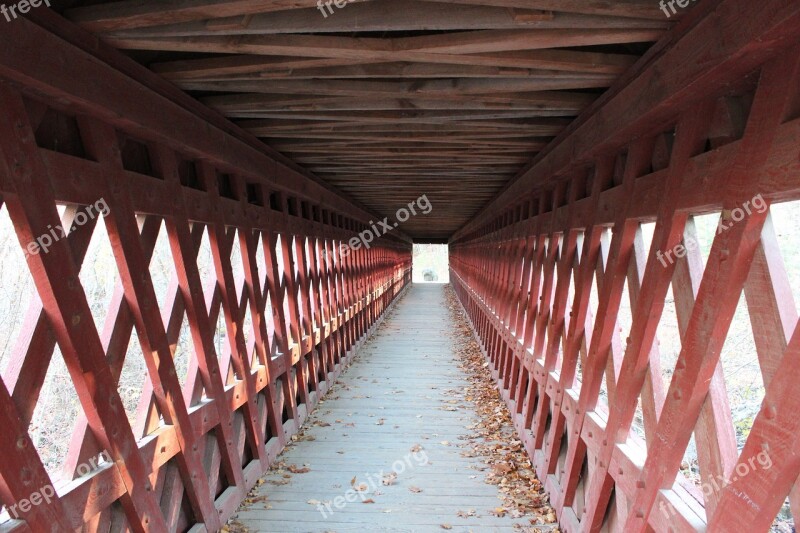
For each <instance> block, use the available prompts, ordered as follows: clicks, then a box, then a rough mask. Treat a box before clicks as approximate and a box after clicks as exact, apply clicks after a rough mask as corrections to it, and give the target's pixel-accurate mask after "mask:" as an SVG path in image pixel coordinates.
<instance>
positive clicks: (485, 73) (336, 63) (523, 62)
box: [152, 50, 636, 81]
mask: <svg viewBox="0 0 800 533" xmlns="http://www.w3.org/2000/svg"><path fill="white" fill-rule="evenodd" d="M470 57H474V62H475V64H468V62H467V61H466V60H464V61H462V64H454V65H448V64H447V63H424V62H423V63H412V62H400V61H392V62H388V63H387V62H377V61H378V60H368V61H355V60H352V59H331V58H323V59H317V58H312V59H308V58H292V57H285V56H251V55H246V56H232V57H211V58H205V59H193V60H183V61H174V62H164V63H155V64H154V65H152V68H153V70H155V71H156V72H158V73H159V74H161V75H162V76H164V77H165V78H167V79H170V80H173V81H179V80H225V79H235V77H237V76H239V77H242V78H245V79H247V76H251V77H253V78H257V79H262V78H268V79H273V78H297V79H300V78H349V77H363V78H374V77H396V78H401V77H403V78H427V77H435V78H443V77H500V76H507V77H516V76H522V75H525V76H528V75H530V74H531V73H532V70H536V69H545V70H557V71H566V72H579V73H597V74H621V73H622V72H624V71H625V70H626V69H628V68H629V67H630V66H631V65H632V64H633V63H634V62H635V59H636V58H635V57H634V56H627V55H619V54H601V53H595V52H582V51H575V50H524V51H521V52H519V51H518V52H506V53H504V54H477V55H475V56H466V59H469V58H470ZM461 59H462V60H463V59H464V58H461ZM479 63H480V64H479ZM490 63H494V64H490Z"/></svg>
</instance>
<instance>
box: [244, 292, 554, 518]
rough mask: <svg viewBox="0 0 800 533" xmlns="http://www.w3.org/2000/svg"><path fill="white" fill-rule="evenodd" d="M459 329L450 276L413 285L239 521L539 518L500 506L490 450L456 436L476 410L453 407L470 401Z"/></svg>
mask: <svg viewBox="0 0 800 533" xmlns="http://www.w3.org/2000/svg"><path fill="white" fill-rule="evenodd" d="M451 334H452V324H451V323H450V316H449V314H448V311H447V308H446V306H445V293H444V287H443V286H442V285H414V286H413V287H412V288H411V289H410V290H409V292H408V293H407V294H406V295H405V296H404V297H403V299H402V300H401V301H400V302H398V304H397V306H396V307H395V308H394V309H393V310H392V311H391V312H390V314H389V315H388V316H387V318H386V320H385V322H384V323H383V324H382V325H381V326H380V327H379V329H378V330H377V331H376V333H375V335H374V336H373V338H372V339H371V340H370V341H368V342H367V343H366V344H365V345H364V347H363V348H362V351H361V353H360V354H358V356H357V357H356V358H355V360H354V362H353V363H352V365H351V366H350V367H349V368H348V369H347V370H346V371H345V372H344V373H343V374H342V375H341V377H340V378H339V383H338V384H337V385H335V387H334V388H333V389H332V390H331V392H330V393H329V396H328V398H326V400H325V401H324V402H322V403H321V404H320V406H319V407H318V409H317V410H316V411H315V413H314V414H313V415H312V416H311V417H310V418H309V419H308V420H307V421H306V423H305V425H304V427H305V428H306V429H305V431H304V432H303V434H302V435H303V436H302V437H301V438H300V439H299V440H298V441H297V442H295V443H294V444H292V445H290V446H289V447H288V448H287V450H286V451H285V453H284V454H283V455H281V457H280V458H279V459H280V460H282V461H283V464H285V468H283V469H280V468H278V469H275V468H273V470H271V471H270V472H269V473H268V474H267V475H266V476H265V479H266V483H265V484H263V485H262V486H261V487H260V489H259V493H258V495H257V496H256V497H255V498H253V500H254V501H252V503H250V504H249V505H248V506H246V507H247V508H246V509H245V510H240V511H239V512H238V513H237V514H238V516H237V519H238V520H239V522H240V523H241V524H243V525H244V526H245V527H247V528H248V529H249V530H251V531H265V532H280V533H288V532H295V531H298V532H299V531H302V532H311V531H313V532H339V533H341V532H346V531H361V532H365V533H367V532H374V531H390V532H426V531H431V532H433V531H443V530H445V529H448V527H447V526H451V527H452V531H462V532H467V531H475V532H476V533H477V532H485V531H501V532H505V531H508V532H511V531H520V530H521V529H520V526H526V527H527V528H530V527H531V524H530V522H529V520H528V518H519V519H512V518H511V517H510V516H509V515H506V516H505V517H498V516H495V515H493V514H492V510H493V509H495V508H496V507H497V506H498V505H499V504H500V503H501V502H500V500H499V499H498V491H497V488H496V487H495V486H493V485H489V484H486V483H485V482H484V478H485V473H484V472H483V471H482V469H484V468H485V465H484V464H483V461H482V460H481V459H480V458H466V457H462V455H461V454H462V452H463V451H464V448H460V447H459V446H458V444H459V443H461V442H463V440H460V439H459V437H462V436H465V435H467V434H468V433H469V430H468V429H467V428H466V426H469V425H470V424H473V423H474V422H475V421H476V415H475V413H474V412H473V410H472V409H471V408H460V409H458V410H452V409H453V404H454V402H453V400H458V402H457V403H458V404H463V405H468V403H469V402H466V401H465V400H464V394H463V391H464V390H465V388H466V386H467V381H466V379H465V378H464V376H463V375H461V373H460V371H459V369H458V366H457V364H456V361H455V355H454V353H453V350H452V347H451ZM448 409H450V410H448ZM312 439H313V440H312ZM289 467H291V468H290V469H287V468H289ZM306 468H307V469H308V472H305V473H292V472H290V471H289V470H293V471H294V472H302V471H303V470H305V469H306ZM394 472H396V473H397V476H396V479H394V480H393V482H391V481H392V480H391V477H392V474H393V473H394ZM387 476H388V479H387ZM354 478H355V481H354ZM382 479H387V481H390V482H391V484H389V485H384V484H383V483H382ZM353 487H356V488H359V489H362V491H361V492H357V491H355V490H354V489H353ZM348 491H350V492H348ZM348 497H349V499H350V500H353V501H350V502H348V501H347V498H348ZM362 500H364V501H362ZM373 502H374V503H373ZM337 503H338V504H339V508H337V505H336V504H337ZM459 514H461V515H470V514H473V515H475V516H459ZM515 524H518V525H517V526H516V528H514V525H515ZM537 527H539V528H540V529H541V530H542V531H547V530H548V529H550V528H551V527H553V526H537ZM527 530H528V531H532V529H527Z"/></svg>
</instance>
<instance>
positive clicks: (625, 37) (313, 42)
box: [105, 29, 664, 67]
mask: <svg viewBox="0 0 800 533" xmlns="http://www.w3.org/2000/svg"><path fill="white" fill-rule="evenodd" d="M663 33H664V32H663V30H650V29H632V30H625V29H611V30H540V31H535V32H531V31H527V30H488V31H470V32H457V33H447V34H440V35H433V36H425V37H404V38H388V39H377V38H371V37H370V38H367V37H362V38H355V37H340V36H327V35H296V34H293V35H255V36H254V35H237V36H223V37H143V38H134V37H114V36H107V37H106V38H105V39H106V41H107V42H109V43H110V44H111V45H113V46H116V47H118V48H120V49H125V50H169V51H174V52H205V53H219V54H254V55H270V56H275V55H277V56H296V57H317V58H320V57H326V58H340V59H354V60H357V61H361V60H379V61H383V62H394V61H410V62H422V63H447V64H467V65H469V64H483V65H486V64H488V65H495V66H496V64H495V63H494V62H493V59H494V58H492V57H486V56H476V55H467V54H482V53H496V52H509V51H519V50H540V49H546V48H563V47H573V46H597V45H605V44H619V43H642V42H653V41H656V40H657V39H658V38H659V37H660V36H661V35H663ZM465 55H467V57H464V56H465ZM505 66H511V67H514V66H516V65H515V64H513V63H509V64H507V65H505Z"/></svg>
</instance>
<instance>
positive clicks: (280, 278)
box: [0, 21, 411, 531]
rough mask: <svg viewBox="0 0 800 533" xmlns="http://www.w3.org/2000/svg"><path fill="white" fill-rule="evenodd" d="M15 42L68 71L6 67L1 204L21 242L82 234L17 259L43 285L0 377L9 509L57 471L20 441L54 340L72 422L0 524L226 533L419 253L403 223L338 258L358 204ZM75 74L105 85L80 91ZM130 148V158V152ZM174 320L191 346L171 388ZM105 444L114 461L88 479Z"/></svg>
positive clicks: (112, 73) (160, 103)
mask: <svg viewBox="0 0 800 533" xmlns="http://www.w3.org/2000/svg"><path fill="white" fill-rule="evenodd" d="M10 32H11V33H15V32H16V33H17V35H16V36H6V37H7V38H9V39H12V40H13V39H19V40H20V41H21V42H30V41H31V40H38V43H39V44H40V45H44V46H46V47H47V48H48V49H51V50H60V53H63V54H65V55H66V56H67V57H69V58H70V61H65V62H64V63H63V64H62V66H61V67H52V65H46V66H45V65H37V61H36V60H28V61H27V66H25V64H26V61H25V60H24V59H22V58H17V57H13V55H11V54H10V55H9V56H6V57H4V58H2V61H0V62H1V63H2V65H3V66H2V67H0V71H1V72H2V77H3V78H4V79H5V80H6V81H0V107H2V109H3V114H4V117H3V120H2V121H0V130H2V132H0V133H1V134H2V139H3V140H2V143H0V144H2V146H0V192H1V193H2V198H1V201H2V203H1V204H0V206H2V207H3V208H5V209H7V210H8V214H9V216H10V219H11V222H12V223H13V226H14V230H15V232H16V236H17V240H18V243H19V246H20V247H21V249H27V247H28V246H29V243H31V242H34V241H35V240H36V239H37V238H38V237H40V236H41V235H45V234H48V233H50V231H51V229H52V228H55V227H57V226H59V225H63V226H64V227H65V228H67V229H70V228H72V229H74V231H71V232H69V235H68V236H66V237H64V238H62V239H58V240H57V241H56V242H54V243H53V244H52V246H51V247H50V249H49V251H47V253H33V254H30V255H28V256H27V264H28V267H29V270H30V274H31V276H32V278H33V281H34V283H35V287H36V294H35V296H34V298H33V301H31V302H29V311H28V313H27V315H26V319H25V321H24V323H23V326H22V333H21V334H20V338H21V339H22V341H21V342H19V343H18V344H17V348H16V349H15V351H14V353H13V354H12V355H11V360H10V362H9V365H8V370H7V371H6V372H5V373H4V375H3V379H2V382H1V383H0V427H2V430H0V456H1V457H2V458H1V459H0V500H1V501H2V504H4V505H6V506H8V507H11V506H14V505H15V504H17V503H18V502H20V501H22V500H26V499H27V500H30V498H31V496H32V495H33V494H35V493H37V492H39V491H40V490H41V488H43V487H47V486H50V485H51V484H52V483H53V482H54V481H56V480H53V479H51V477H50V476H49V475H48V473H47V471H46V470H45V468H44V466H43V464H42V461H41V459H40V457H39V455H38V454H37V451H36V449H35V447H34V445H33V442H32V441H31V438H30V436H29V434H28V426H29V424H30V422H31V419H32V417H33V413H34V409H35V408H36V405H37V400H38V398H39V393H40V391H41V389H42V386H43V383H44V380H45V375H46V373H47V371H48V367H49V366H50V365H51V364H53V362H52V359H53V357H54V353H55V349H56V346H58V348H60V353H61V354H62V355H63V358H64V362H65V363H66V366H67V368H68V370H69V374H70V377H71V381H72V383H73V385H74V388H75V391H76V392H77V395H78V398H79V399H80V406H81V412H80V414H79V419H78V421H77V425H76V427H75V429H74V432H73V435H72V439H71V441H70V445H69V452H68V455H67V457H66V461H65V465H64V466H63V470H64V472H65V474H66V480H62V481H61V482H56V483H57V486H58V495H56V496H53V497H51V498H48V499H47V501H44V502H42V503H41V504H39V505H35V506H32V507H30V508H22V507H19V506H16V507H15V508H14V509H13V515H10V516H11V520H8V521H6V522H4V523H3V524H2V525H0V529H2V530H3V531H6V530H8V531H17V530H20V531H22V530H27V531H49V530H73V529H76V528H81V527H86V528H88V529H90V530H110V529H113V530H122V529H124V528H126V527H127V528H130V529H131V530H135V531H145V530H150V531H176V530H179V531H184V530H189V529H191V528H192V527H193V526H197V525H202V526H205V527H206V528H207V529H208V530H216V529H219V528H220V527H221V525H222V524H224V522H225V520H227V518H228V517H230V516H231V514H232V513H233V512H234V511H235V509H236V508H237V506H238V505H239V503H240V502H241V501H242V499H243V498H244V495H245V494H246V493H247V491H248V490H249V489H250V488H252V487H253V486H254V484H255V483H256V481H257V480H258V478H259V476H260V475H261V474H262V473H263V472H264V471H265V470H266V469H267V468H268V466H269V464H270V463H271V462H272V461H273V460H274V458H275V457H276V455H277V454H278V453H279V452H280V450H281V449H283V447H284V446H285V444H286V443H287V441H288V439H290V438H291V436H292V435H293V434H294V433H295V432H296V431H297V430H298V428H299V425H300V424H301V423H302V421H303V420H304V419H305V417H306V416H307V415H308V413H309V412H310V410H312V409H313V408H314V406H315V405H316V404H317V403H318V401H319V400H320V398H321V397H322V396H323V395H324V394H325V392H326V391H327V390H328V387H329V386H330V384H331V383H332V380H333V379H334V378H335V377H336V376H337V375H338V373H339V372H340V371H341V369H342V368H343V366H344V365H346V363H347V361H348V358H349V357H350V356H351V355H352V353H353V352H354V351H355V349H356V348H357V347H358V346H359V345H360V343H361V342H362V341H363V339H364V338H365V336H366V335H367V334H368V332H369V331H370V330H371V329H372V328H374V327H375V325H376V323H377V321H378V320H379V319H380V317H381V316H382V315H383V313H384V312H385V311H386V309H387V307H388V306H389V305H390V304H391V302H392V301H393V300H394V299H395V298H396V297H397V295H398V294H399V293H400V292H401V291H402V289H403V288H404V287H405V286H406V285H407V284H408V283H409V282H410V278H411V273H410V267H411V265H410V263H411V253H410V252H411V249H410V246H411V245H410V244H409V242H408V240H407V239H406V238H405V237H404V236H403V235H402V234H401V233H400V232H396V233H394V234H393V235H387V236H385V237H384V238H382V239H380V240H379V241H378V242H375V243H374V246H373V247H372V248H370V249H368V250H367V249H364V248H358V249H357V248H349V249H348V251H349V253H342V247H341V245H342V244H343V243H346V242H347V241H348V240H349V239H350V238H351V237H353V236H354V235H356V233H357V232H358V231H362V230H364V229H366V228H367V227H368V226H367V223H368V222H369V220H370V215H369V213H366V212H365V211H363V210H361V209H360V208H358V207H356V206H353V205H352V204H350V203H349V202H347V201H346V200H344V199H343V198H341V197H339V196H338V195H336V194H334V193H332V192H330V191H329V190H327V189H326V188H325V187H323V186H322V185H320V184H318V183H315V182H312V181H311V180H309V179H308V178H306V177H304V176H302V175H301V174H299V173H298V172H297V171H295V170H293V169H291V168H290V167H288V166H286V165H285V164H282V163H279V162H276V161H275V160H274V159H272V158H270V157H268V156H267V155H265V154H264V153H263V152H262V151H260V150H259V149H258V148H257V147H256V146H257V141H255V140H253V142H252V143H250V142H249V141H247V140H246V139H245V140H242V139H240V138H237V137H235V136H233V135H231V134H229V133H227V132H225V131H224V130H221V129H219V128H217V127H216V126H215V125H209V124H208V123H206V122H205V121H203V119H201V118H199V117H198V116H197V115H196V114H193V113H191V112H189V111H187V110H186V109H185V107H189V106H191V105H192V104H191V103H190V101H184V102H182V103H183V107H182V106H181V105H178V104H176V103H170V102H168V101H167V100H165V99H163V98H162V97H160V96H159V95H158V93H157V92H156V91H153V90H145V89H144V88H143V87H142V86H140V85H139V84H138V83H137V82H134V81H133V79H132V78H130V77H127V76H125V75H124V74H122V73H121V72H119V71H116V70H113V69H112V68H110V67H109V66H108V65H105V64H104V63H102V62H101V61H98V60H96V59H95V58H94V57H92V56H90V55H89V54H87V53H86V52H84V51H82V50H81V49H80V47H78V46H76V45H75V44H74V43H70V42H68V41H65V40H62V39H60V38H58V37H56V36H55V35H54V34H51V33H48V32H46V31H44V30H43V29H42V28H40V27H38V26H35V25H33V24H31V23H29V22H27V21H20V24H19V25H14V28H10ZM6 37H4V38H6ZM15 49H17V50H19V49H24V45H22V48H15ZM31 49H33V48H31ZM128 68H133V67H131V66H130V65H129V66H128ZM70 70H72V71H71V72H70ZM142 76H143V78H142V79H145V80H147V79H148V78H147V73H146V71H145V70H144V69H142ZM81 80H103V83H102V85H103V88H102V90H99V91H97V92H96V93H94V94H88V93H91V92H92V91H93V90H94V89H92V88H89V89H87V86H86V85H84V84H83V83H82V82H81ZM12 82H18V83H21V86H19V85H14V84H13V83H12ZM153 83H157V82H156V81H154V82H153ZM132 98H138V101H137V102H131V99H132ZM187 100H188V99H187ZM54 115H56V116H58V117H61V118H62V119H63V120H65V121H66V122H69V123H74V125H75V129H74V131H73V135H72V136H71V137H70V138H69V139H61V138H60V139H59V140H60V141H64V140H68V141H69V143H64V142H62V143H61V145H60V146H61V148H59V147H54V146H51V145H49V144H48V143H47V142H46V139H44V136H43V135H41V134H39V132H38V131H37V130H39V129H40V126H41V124H44V123H45V122H46V121H47V120H50V119H49V118H47V117H52V116H54ZM121 117H124V118H121ZM65 144H69V145H70V146H73V147H74V146H80V148H81V149H80V150H68V149H67V148H64V145H65ZM43 145H45V146H43ZM130 146H134V147H140V148H141V149H140V151H139V152H138V153H137V154H134V155H135V157H133V158H132V157H131V153H130ZM131 164H134V165H135V166H136V168H135V169H132V168H131ZM137 165H138V166H137ZM98 200H103V201H104V202H105V204H106V205H107V207H108V214H107V215H106V216H104V217H103V218H102V225H103V226H104V228H105V231H106V232H107V235H108V237H107V238H108V241H109V242H108V243H107V244H108V245H110V249H111V250H112V251H113V257H114V263H115V265H116V268H117V270H118V273H119V284H118V286H117V287H116V289H115V292H114V296H113V297H112V300H111V305H110V308H109V309H108V316H107V319H106V322H105V326H104V327H103V328H102V329H98V328H97V327H95V324H94V321H93V320H92V312H91V309H90V307H89V304H88V302H87V295H86V293H85V291H84V287H83V286H82V284H81V281H80V278H79V273H80V271H81V268H82V266H83V265H84V264H85V262H86V259H87V257H86V254H87V248H88V246H89V242H90V240H91V238H92V236H93V234H94V233H95V232H97V231H99V228H100V222H99V220H98V219H97V218H94V217H87V216H86V211H87V206H90V205H92V204H96V202H98ZM57 206H67V207H66V209H62V210H59V209H58V208H57ZM76 218H77V219H78V220H79V221H84V220H85V219H87V218H90V220H89V221H88V222H86V223H85V224H81V223H76ZM163 231H166V235H167V238H168V246H169V250H170V256H171V262H172V266H173V267H174V270H173V275H172V276H173V277H172V280H171V281H170V283H169V289H168V291H167V294H166V295H160V294H158V295H157V294H156V290H155V288H154V283H153V280H152V277H151V274H150V270H149V268H148V267H149V265H150V263H151V261H152V258H153V256H154V249H155V247H156V246H157V241H158V237H159V235H160V234H161V232H163ZM204 239H206V240H207V242H208V246H209V249H210V253H211V257H212V263H213V268H212V271H211V272H209V273H206V274H205V275H203V273H202V272H201V270H200V268H199V257H198V253H199V252H200V250H201V243H202V242H203V240H204ZM234 264H240V265H241V271H237V270H235V269H234V267H233V265H234ZM259 264H261V265H262V266H261V267H259ZM159 296H160V297H162V301H163V302H164V303H163V305H162V306H159ZM184 320H186V321H188V329H189V332H190V335H191V340H192V344H193V346H194V350H193V352H192V355H191V357H190V360H189V362H188V368H189V369H188V379H187V380H186V383H185V385H181V383H180V380H179V377H178V373H177V372H176V366H175V363H174V361H173V356H174V351H175V346H176V344H177V342H178V337H179V335H180V333H181V330H182V328H181V325H182V324H183V322H184ZM218 321H221V322H222V324H224V325H223V326H222V330H223V333H221V334H220V333H219V329H218V328H216V324H217V323H218ZM215 331H216V335H219V336H220V338H223V339H224V342H223V343H222V345H221V349H220V348H219V346H220V345H219V343H218V342H217V339H215ZM134 333H135V334H136V336H137V338H138V342H139V344H140V345H141V352H142V354H143V356H144V359H145V363H146V368H147V379H146V380H145V385H144V387H143V391H142V394H141V399H140V401H139V407H138V412H137V413H136V423H134V424H131V423H129V421H128V417H127V416H126V413H125V410H124V408H123V404H122V400H121V398H120V394H119V392H118V385H119V379H120V374H121V373H122V369H123V365H124V364H125V359H126V353H127V350H128V345H129V342H130V341H131V339H132V335H133V334H134ZM56 357H61V356H60V355H56ZM104 450H105V451H107V452H108V455H109V457H110V459H111V462H102V463H100V464H99V466H98V467H97V468H95V469H94V470H92V471H91V472H89V473H88V474H87V473H86V472H85V471H82V469H81V468H80V465H84V464H86V463H87V461H89V460H90V459H92V458H93V457H95V456H97V455H98V454H99V453H100V452H102V451H104ZM15 518H17V519H15Z"/></svg>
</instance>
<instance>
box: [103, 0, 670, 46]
mask: <svg viewBox="0 0 800 533" xmlns="http://www.w3.org/2000/svg"><path fill="white" fill-rule="evenodd" d="M306 7H307V8H306V9H292V10H287V11H280V12H270V13H263V14H256V15H253V16H251V17H249V18H248V20H247V21H246V24H236V23H234V24H219V23H218V21H221V20H226V19H214V20H196V21H192V22H184V23H179V24H167V25H163V26H149V27H145V28H136V29H130V30H121V31H116V32H113V33H112V35H113V36H114V37H138V38H142V37H209V36H220V35H277V34H285V33H316V34H319V33H349V32H353V31H360V32H378V31H387V32H388V31H391V32H399V31H414V30H418V29H419V27H420V21H424V25H425V29H426V30H429V31H457V30H462V31H463V30H487V29H497V30H500V29H534V30H542V29H576V28H582V29H586V30H590V29H610V28H618V29H632V28H639V29H660V30H668V29H669V28H670V26H671V25H672V23H671V22H670V21H669V20H667V18H666V17H663V16H662V17H661V18H660V19H636V18H629V17H619V16H608V15H586V14H579V13H563V12H558V11H550V10H548V11H542V10H536V9H530V8H527V7H526V8H518V9H509V8H508V7H498V6H485V5H459V6H458V7H457V8H454V7H453V6H452V5H448V4H446V3H437V2H427V1H419V0H394V1H392V2H360V3H355V4H352V5H350V4H348V6H347V9H343V10H340V11H337V12H336V16H335V17H327V18H324V19H323V18H321V17H320V12H319V10H318V9H317V8H316V7H315V6H313V3H308V4H306ZM237 20H238V19H237Z"/></svg>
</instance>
